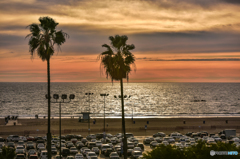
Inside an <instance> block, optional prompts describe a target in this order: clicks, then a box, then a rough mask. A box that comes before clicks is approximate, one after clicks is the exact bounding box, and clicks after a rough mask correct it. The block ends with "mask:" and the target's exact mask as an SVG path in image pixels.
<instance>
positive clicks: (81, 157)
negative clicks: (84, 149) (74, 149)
mask: <svg viewBox="0 0 240 159" xmlns="http://www.w3.org/2000/svg"><path fill="white" fill-rule="evenodd" d="M75 159H84V157H83V155H82V154H76V155H75Z"/></svg>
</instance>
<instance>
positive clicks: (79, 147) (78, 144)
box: [76, 142, 84, 149]
mask: <svg viewBox="0 0 240 159" xmlns="http://www.w3.org/2000/svg"><path fill="white" fill-rule="evenodd" d="M76 147H77V148H78V149H81V148H82V147H84V144H83V143H82V142H78V143H77V145H76Z"/></svg>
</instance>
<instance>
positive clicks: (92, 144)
mask: <svg viewBox="0 0 240 159" xmlns="http://www.w3.org/2000/svg"><path fill="white" fill-rule="evenodd" d="M87 147H88V148H89V149H91V148H93V147H96V143H95V142H88V144H87Z"/></svg>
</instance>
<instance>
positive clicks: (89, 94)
mask: <svg viewBox="0 0 240 159" xmlns="http://www.w3.org/2000/svg"><path fill="white" fill-rule="evenodd" d="M85 95H88V100H89V117H88V135H89V134H90V96H91V95H93V93H90V92H89V93H85Z"/></svg>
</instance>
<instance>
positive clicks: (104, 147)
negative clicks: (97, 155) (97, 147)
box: [101, 144, 111, 154]
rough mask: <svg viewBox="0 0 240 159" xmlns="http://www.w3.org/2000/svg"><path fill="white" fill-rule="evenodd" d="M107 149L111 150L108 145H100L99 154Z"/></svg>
mask: <svg viewBox="0 0 240 159" xmlns="http://www.w3.org/2000/svg"><path fill="white" fill-rule="evenodd" d="M107 148H111V147H110V146H109V145H108V144H102V146H101V154H103V153H104V151H105V150H106V149H107Z"/></svg>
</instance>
